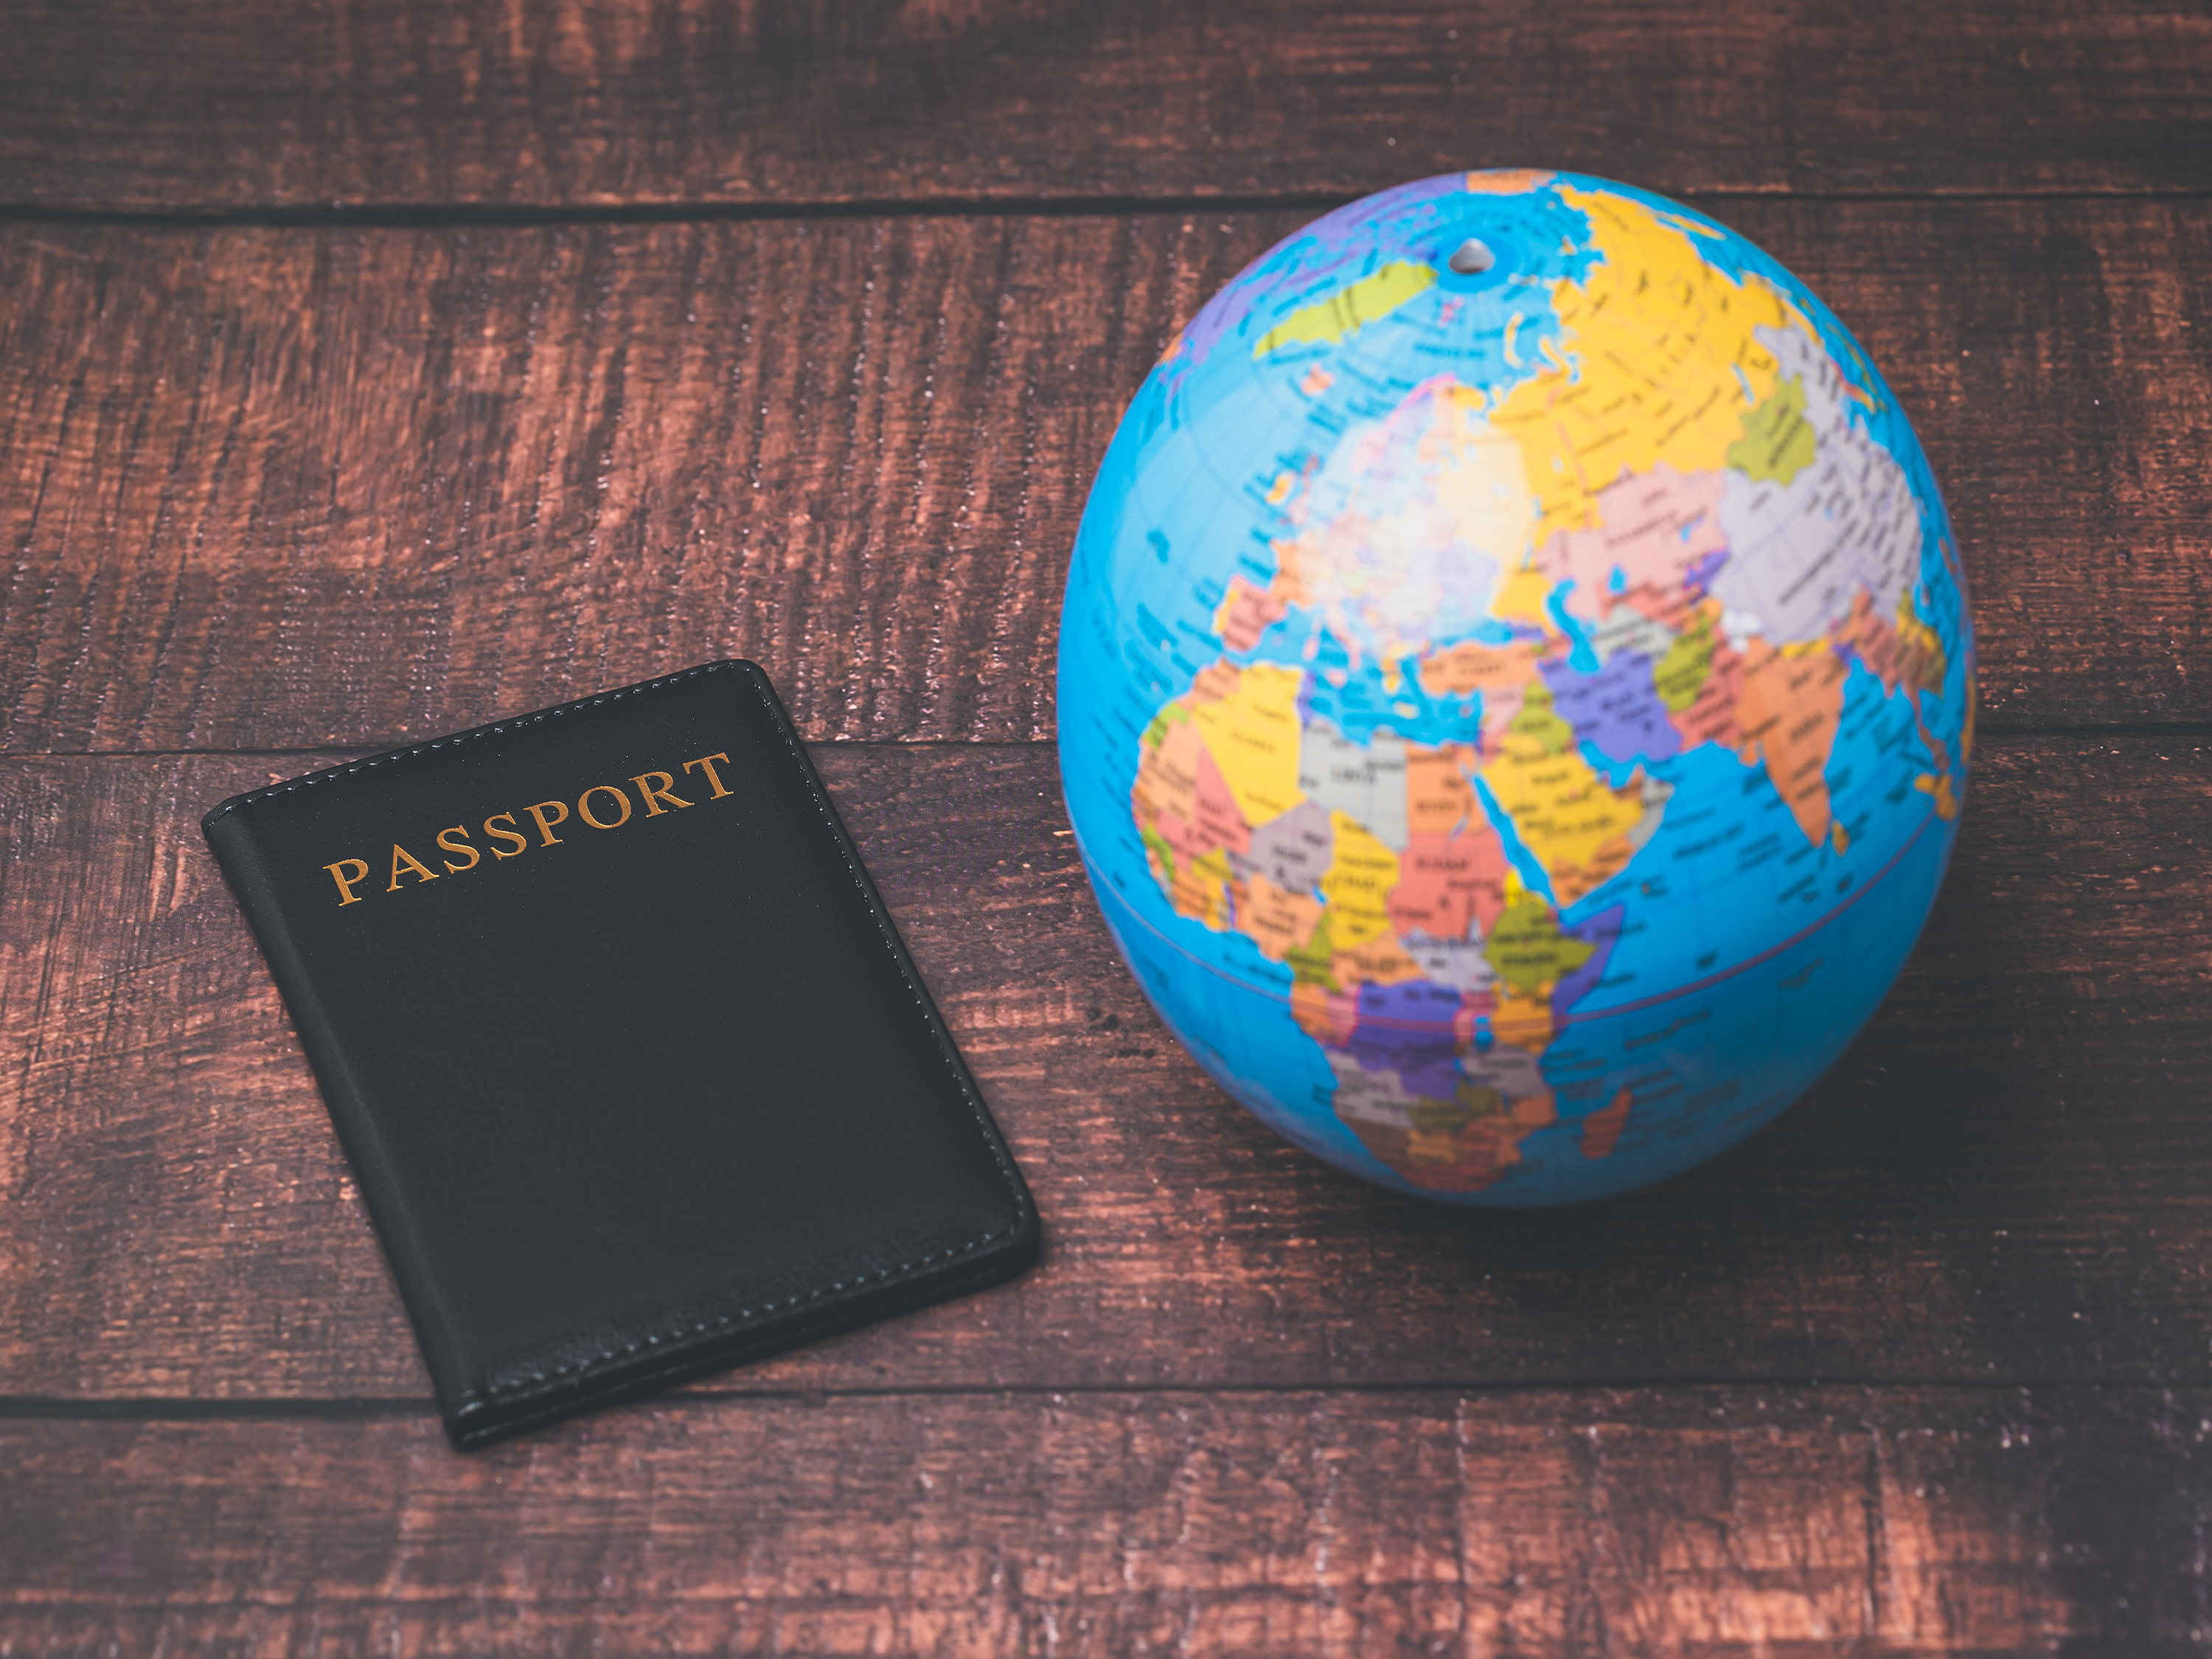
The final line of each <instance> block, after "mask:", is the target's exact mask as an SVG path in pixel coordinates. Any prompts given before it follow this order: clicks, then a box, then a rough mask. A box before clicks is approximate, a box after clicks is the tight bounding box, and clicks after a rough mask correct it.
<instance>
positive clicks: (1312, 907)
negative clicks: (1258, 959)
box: [1230, 874, 1322, 962]
mask: <svg viewBox="0 0 2212 1659" xmlns="http://www.w3.org/2000/svg"><path fill="white" fill-rule="evenodd" d="M1230 895H1231V897H1232V898H1233V899H1234V900H1235V901H1236V905H1237V916H1236V921H1237V927H1239V928H1241V929H1242V930H1243V932H1245V933H1249V934H1250V935H1251V936H1252V939H1253V942H1254V943H1255V944H1256V945H1259V947H1260V951H1261V954H1262V955H1263V956H1265V957H1267V959H1268V960H1269V961H1271V962H1280V961H1282V960H1283V958H1284V957H1287V956H1289V955H1290V953H1291V951H1295V950H1297V948H1298V946H1300V945H1304V943H1305V942H1306V941H1307V940H1308V939H1311V938H1312V937H1313V931H1314V928H1315V927H1316V925H1317V924H1318V923H1319V922H1320V921H1321V908H1322V907H1321V901H1320V900H1319V899H1317V898H1316V897H1315V896H1313V895H1312V894H1311V893H1293V892H1291V891H1288V890H1285V889H1284V888H1280V887H1278V886H1276V885H1275V884H1274V883H1273V882H1272V881H1270V880H1268V879H1267V877H1265V876H1263V875H1256V874H1255V875H1254V876H1252V877H1251V878H1249V879H1248V880H1245V881H1241V882H1238V883H1237V884H1234V885H1233V886H1232V887H1231V890H1230Z"/></svg>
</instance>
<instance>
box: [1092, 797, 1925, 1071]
mask: <svg viewBox="0 0 2212 1659" xmlns="http://www.w3.org/2000/svg"><path fill="white" fill-rule="evenodd" d="M1936 822H1938V817H1937V815H1936V813H1935V812H1934V811H1932V810H1931V811H1929V812H1928V813H1927V814H1926V815H1925V816H1924V817H1922V818H1921V820H1920V823H1919V824H1918V826H1917V827H1916V828H1915V829H1914V830H1913V832H1912V833H1911V835H1910V836H1906V837H1905V844H1904V845H1903V846H1902V847H1899V848H1898V849H1897V851H1895V852H1894V853H1893V854H1890V856H1889V861H1888V862H1887V863H1886V864H1884V865H1883V866H1881V869H1879V870H1877V871H1875V872H1874V874H1872V875H1871V876H1869V877H1868V878H1866V879H1865V880H1864V881H1863V882H1861V883H1860V884H1858V885H1857V887H1856V888H1854V889H1852V890H1851V891H1850V894H1849V895H1848V896H1845V897H1844V900H1843V902H1840V903H1838V904H1837V905H1836V906H1835V907H1834V908H1832V909H1830V910H1829V911H1828V912H1827V914H1826V915H1823V916H1822V917H1820V920H1819V921H1814V922H1811V923H1809V924H1808V925H1807V926H1805V927H1801V928H1800V929H1798V930H1797V932H1796V933H1792V934H1791V935H1790V937H1789V938H1788V939H1784V940H1783V941H1782V942H1781V943H1780V944H1778V945H1769V946H1767V948H1766V949H1765V950H1764V951H1759V953H1758V954H1757V955H1756V956H1749V957H1745V958H1744V959H1743V960H1742V961H1741V962H1739V963H1736V964H1735V966H1734V967H1731V968H1723V969H1721V970H1720V972H1718V973H1717V974H1708V975H1705V977H1704V978H1703V979H1697V980H1692V981H1690V982H1689V983H1688V984H1687V985H1682V986H1677V987H1675V988H1674V990H1671V991H1668V992H1665V993H1662V994H1660V995H1658V996H1650V997H1644V998H1642V999H1640V1000H1638V1001H1635V1002H1624V1003H1621V1004H1620V1005H1619V1006H1616V1007H1611V1008H1593V1009H1590V1010H1589V1011H1588V1012H1566V1013H1564V1014H1554V1015H1553V1018H1552V1025H1553V1030H1564V1029H1565V1028H1566V1027H1567V1026H1570V1025H1582V1024H1588V1023H1589V1022H1590V1021H1592V1020H1600V1019H1612V1018H1616V1017H1617V1016H1619V1015H1621V1014H1634V1013H1640V1012H1643V1011H1644V1010H1645V1009H1647V1008H1656V1007H1659V1006H1662V1005H1663V1004H1666V1003H1669V1002H1678V1001H1680V1000H1681V999H1682V998H1684V997H1686V996H1692V995H1695V994H1697V993H1698V992H1699V991H1705V990H1710V989H1711V987H1714V986H1716V985H1719V984H1723V983H1724V982H1725V981H1729V980H1731V979H1734V978H1735V976H1736V975H1739V974H1747V973H1749V972H1750V971H1751V970H1752V969H1754V968H1756V967H1758V966H1759V964H1760V963H1764V962H1771V961H1772V960H1773V959H1774V958H1775V957H1778V956H1780V955H1782V954H1783V953H1784V951H1790V950H1792V949H1794V948H1795V947H1796V946H1797V945H1802V944H1803V943H1804V942H1805V941H1806V940H1807V939H1810V938H1812V937H1813V935H1814V934H1815V933H1819V932H1820V930H1821V929H1822V928H1823V927H1826V926H1827V925H1828V924H1829V923H1830V922H1832V921H1835V919H1836V918H1837V917H1838V916H1840V915H1843V914H1844V912H1845V911H1847V910H1849V909H1850V908H1851V907H1852V906H1854V905H1856V904H1857V902H1859V901H1860V900H1861V899H1863V898H1864V897H1865V896H1867V895H1868V894H1869V893H1871V892H1872V891H1874V890H1875V888H1877V887H1879V886H1881V884H1882V881H1883V879H1884V878H1886V877H1887V876H1888V874H1889V872H1891V871H1893V870H1894V869H1896V868H1897V866H1899V864H1900V863H1902V862H1903V861H1904V859H1905V854H1907V853H1910V852H1911V850H1912V849H1913V848H1915V847H1917V846H1918V845H1919V844H1920V838H1921V836H1924V835H1926V834H1927V833H1928V826H1929V824H1931V823H1936ZM1074 836H1075V850H1076V852H1077V853H1078V854H1079V855H1080V856H1081V858H1082V860H1083V863H1084V866H1085V872H1087V873H1088V874H1089V875H1090V878H1091V886H1092V887H1093V888H1094V889H1096V890H1097V891H1099V892H1101V893H1103V892H1104V891H1105V890H1107V887H1108V886H1109V885H1110V883H1109V881H1108V880H1107V878H1106V874H1105V872H1104V871H1103V869H1102V868H1101V867H1100V866H1098V865H1097V863H1095V862H1094V861H1093V860H1092V859H1091V849H1090V848H1087V847H1085V845H1084V844H1083V832H1082V831H1081V830H1076V831H1075V832H1074ZM1121 904H1122V906H1123V908H1125V909H1127V912H1128V914H1129V917H1130V919H1131V920H1132V921H1134V922H1135V923H1136V924H1137V925H1138V926H1139V927H1142V928H1143V929H1144V930H1145V931H1146V933H1150V934H1151V935H1152V937H1153V938H1155V939H1158V940H1159V942H1160V943H1161V944H1163V945H1166V946H1167V947H1168V949H1170V951H1174V952H1175V953H1176V955H1177V956H1179V957H1182V959H1183V960H1184V961H1185V962H1188V963H1190V964H1191V965H1192V966H1193V967H1195V968H1199V969H1203V970H1205V971H1206V973H1209V974H1211V975H1213V976H1214V977H1215V978H1216V979H1218V980H1221V981H1225V982H1226V983H1228V984H1231V985H1234V986H1236V987H1238V988H1239V989H1241V990H1246V991H1256V992H1257V993H1259V994H1261V996H1264V997H1267V998H1269V999H1270V1000H1273V1001H1276V1002H1279V1003H1281V1004H1282V1005H1283V1006H1285V1007H1286V1008H1287V1007H1289V1006H1291V1000H1290V998H1288V997H1286V996H1285V995H1283V994H1281V993H1280V992H1278V991H1276V990H1274V989H1273V988H1272V987H1268V986H1265V985H1255V984H1254V983H1253V982H1252V981H1249V980H1245V979H1239V978H1237V975H1234V974H1231V973H1230V972H1228V971H1226V970H1225V969H1221V968H1218V967H1216V966H1215V965H1214V964H1213V963H1210V962H1208V961H1206V959H1205V958H1204V957H1200V956H1198V955H1195V954H1194V953H1193V952H1192V951H1191V950H1190V949H1189V947H1188V946H1187V945H1184V944H1183V943H1182V941H1181V940H1179V939H1174V938H1171V937H1170V935H1169V934H1167V933H1164V932H1163V931H1162V930H1161V929H1160V927H1158V925H1157V924H1155V923H1154V922H1153V921H1152V920H1151V919H1150V918H1149V917H1147V916H1146V915H1143V914H1142V913H1141V912H1139V910H1138V908H1137V907H1136V905H1135V904H1134V903H1133V902H1131V901H1130V900H1128V899H1127V898H1123V899H1122V900H1121ZM1363 1023H1364V1024H1370V1025H1377V1026H1381V1027H1383V1028H1384V1029H1385V1030H1401V1031H1425V1030H1430V1029H1431V1026H1432V1024H1434V1022H1432V1021H1428V1020H1409V1019H1393V1018H1390V1017H1389V1016H1388V1015H1386V1014H1377V1015H1372V1016H1363Z"/></svg>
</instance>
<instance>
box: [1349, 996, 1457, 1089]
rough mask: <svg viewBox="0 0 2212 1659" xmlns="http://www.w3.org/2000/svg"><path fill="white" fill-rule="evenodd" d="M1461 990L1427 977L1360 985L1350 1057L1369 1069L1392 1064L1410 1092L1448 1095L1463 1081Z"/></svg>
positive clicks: (1392, 1069) (1377, 1069)
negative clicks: (1458, 1030)
mask: <svg viewBox="0 0 2212 1659" xmlns="http://www.w3.org/2000/svg"><path fill="white" fill-rule="evenodd" d="M1459 1010H1460V995H1459V993H1458V992H1457V991H1455V990H1453V989H1452V988H1451V987H1449V985H1437V984H1435V983H1432V982H1431V981H1428V980H1425V979H1415V980H1401V981H1399V982H1398V983H1396V984H1395V985H1376V984H1375V983H1373V982H1372V981H1370V982H1369V983H1368V984H1365V985H1363V986H1361V987H1359V1014H1358V1020H1357V1022H1356V1023H1355V1024H1354V1025H1353V1028H1352V1041H1351V1042H1350V1043H1349V1044H1347V1045H1346V1047H1347V1048H1349V1050H1350V1052H1351V1054H1352V1058H1353V1059H1354V1060H1358V1062H1359V1063H1360V1064H1361V1065H1362V1066H1365V1067H1367V1069H1368V1070H1370V1071H1383V1070H1386V1069H1387V1070H1389V1071H1394V1072H1395V1073H1397V1074H1398V1078H1399V1080H1400V1081H1401V1082H1402V1083H1403V1084H1404V1085H1406V1089H1407V1092H1408V1093H1409V1094H1416V1095H1424V1096H1426V1097H1428V1098H1430V1099H1431V1100H1449V1099H1450V1098H1451V1097H1452V1096H1453V1094H1454V1092H1455V1091H1456V1090H1457V1089H1458V1087H1459V1081H1460V1072H1459V1042H1458V1038H1457V1037H1456V1036H1455V1035H1454V1031H1453V1021H1454V1020H1455V1019H1456V1018H1458V1015H1459Z"/></svg>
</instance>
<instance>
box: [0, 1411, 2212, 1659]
mask: <svg viewBox="0 0 2212 1659" xmlns="http://www.w3.org/2000/svg"><path fill="white" fill-rule="evenodd" d="M2208 1414H2212V1396H2208V1395H2205V1394H2204V1393H2203V1391H2201V1390H2197V1391H2190V1392H2187V1393H2184V1394H2180V1395H2176V1394H2172V1393H2161V1392H2153V1391H2144V1390H2134V1389H2122V1390H2075V1389H2055V1390H2046V1389H2036V1390H2027V1389H1965V1390H1942V1389H1938V1390H1920V1389H1887V1390H1876V1391H1863V1390H1857V1389H1820V1390H1813V1391H1798V1390H1786V1389H1785V1390H1769V1391H1758V1392H1753V1391H1747V1390H1733V1391H1731V1390H1725V1389H1685V1390H1679V1391H1645V1392H1637V1393H1605V1392H1595V1391H1593V1392H1589V1393H1583V1394H1578V1395H1558V1394H1545V1393H1535V1394H1527V1395H1506V1396H1502V1397H1501V1396H1490V1397H1485V1396H1474V1397H1468V1396H1464V1395H1453V1394H1449V1393H1384V1394H1378V1395H1317V1394H1300V1393H1292V1394H1287V1395H1258V1396H1254V1395H1234V1394H1231V1395H1177V1394H1167V1395H1136V1396H1132V1395H1065V1396H1044V1397H1036V1396H1015V1397H1008V1396H1004V1395H997V1396H991V1395H987V1396H981V1397H978V1396H951V1397H915V1396H911V1395H908V1396H892V1397H889V1398H878V1399H872V1400H861V1401H854V1400H830V1401H802V1400H781V1401H727V1400H722V1401H707V1400H699V1399H696V1398H694V1399H691V1400H689V1401H663V1402H659V1403H658V1404H654V1405H648V1406H642V1407H632V1408H627V1409H623V1410H619V1411H617V1412H613V1413H605V1414H603V1415H600V1416H598V1417H595V1418H592V1419H588V1420H586V1421H584V1422H579V1423H572V1424H566V1425H562V1426H560V1427H559V1428H556V1429H555V1430H552V1431H549V1432H547V1433H545V1434H543V1435H540V1436H537V1437H532V1439H530V1440H528V1441H526V1442H523V1443H519V1444H513V1445H508V1446H501V1447H497V1448H495V1449H492V1450H490V1451H488V1452H484V1453H482V1454H478V1455H470V1456H466V1457H463V1456H458V1455H455V1454H453V1452H451V1451H449V1450H447V1449H446V1447H445V1445H444V1444H443V1443H442V1441H441V1439H440V1438H439V1436H438V1431H437V1430H436V1427H435V1425H434V1424H432V1423H431V1422H429V1421H428V1420H427V1419H400V1420H368V1421H316V1420H304V1421H283V1420H275V1421H271V1420H261V1421H251V1422H202V1423H174V1422H171V1423H160V1422H131V1423H121V1422H115V1423H102V1422H51V1421H28V1422H27V1421H21V1420H17V1421H12V1422H0V1457H4V1458H5V1460H6V1462H7V1465H8V1468H9V1480H7V1481H6V1482H5V1483H4V1484H0V1645H4V1646H6V1647H7V1648H8V1650H9V1651H20V1652H36V1653H40V1654H70V1653H84V1654H93V1653H109V1652H114V1651H117V1650H124V1651H132V1652H207V1651H218V1650H219V1651H226V1652H255V1653H296V1654H302V1655H320V1654H333V1655H335V1654H355V1653H364V1652H369V1651H377V1652H404V1653H410V1654H470V1653H483V1652H488V1651H501V1652H508V1651H515V1652H520V1651H528V1652H562V1653H570V1652H576V1653H581V1652H590V1653H599V1652H617V1653H646V1652H651V1653H673V1654H691V1653H726V1652H759V1653H765V1652H774V1653H778V1654H793V1655H801V1654H822V1655H831V1654H863V1653H866V1654H878V1653H886V1652H889V1653H901V1654H963V1655H967V1654H973V1655H995V1654H1006V1655H1014V1654H1023V1655H1029V1654H1064V1655H1101V1656H1108V1655H1112V1656H1119V1655H1126V1654H1164V1655H1190V1654H1250V1655H1265V1656H1273V1655H1281V1654H1299V1655H1310V1656H1315V1659H1327V1656H1337V1655H1403V1654H1408V1653H1419V1654H1438V1655H1443V1654H1456V1655H1466V1656H1488V1655H1501V1654H1510V1655H1524V1654H1559V1655H1569V1654H1571V1655H1577V1656H1589V1659H1600V1656H1604V1659H1613V1656H1618V1659H1630V1656H1655V1659H1656V1656H1661V1655H1667V1656H1686V1659H1813V1656H1816V1655H1818V1656H1829V1655H1840V1654H1877V1653H1878V1654H1883V1655H1899V1656H1902V1655H1937V1654H1942V1655H1951V1656H1991V1659H1994V1656H1998V1655H2005V1656H2020V1655H2026V1654H2041V1653H2062V1654H2065V1655H2068V1656H2081V1659H2104V1656H2109V1659H2147V1656H2164V1655H2178V1654H2185V1653H2190V1652H2192V1651H2194V1650H2195V1648H2194V1644H2197V1643H2198V1642H2199V1641H2201V1638H2197V1637H2195V1636H2193V1635H2192V1632H2197V1631H2201V1630H2203V1628H2204V1626H2203V1618H2204V1616H2205V1610H2204V1608H2203V1604H2202V1601H2201V1597H2202V1595H2203V1588H2202V1582H2201V1578H2200V1577H2199V1575H2198V1573H2197V1570H2196V1565H2195V1564H2196V1563H2197V1560H2198V1559H2199V1552H2200V1550H2201V1545H2200V1543H2199V1539H2200V1538H2201V1537H2202V1535H2203V1528H2205V1526H2206V1524H2207V1522H2208V1520H2212V1513H2208V1511H2212V1499H2208V1498H2207V1495H2206V1494H2207V1492H2208V1490H2212V1485H2208V1474H2212V1471H2208V1468H2207V1467H2206V1465H2207V1454H2206V1449H2205V1437H2206V1432H2207V1417H2208Z"/></svg>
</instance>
